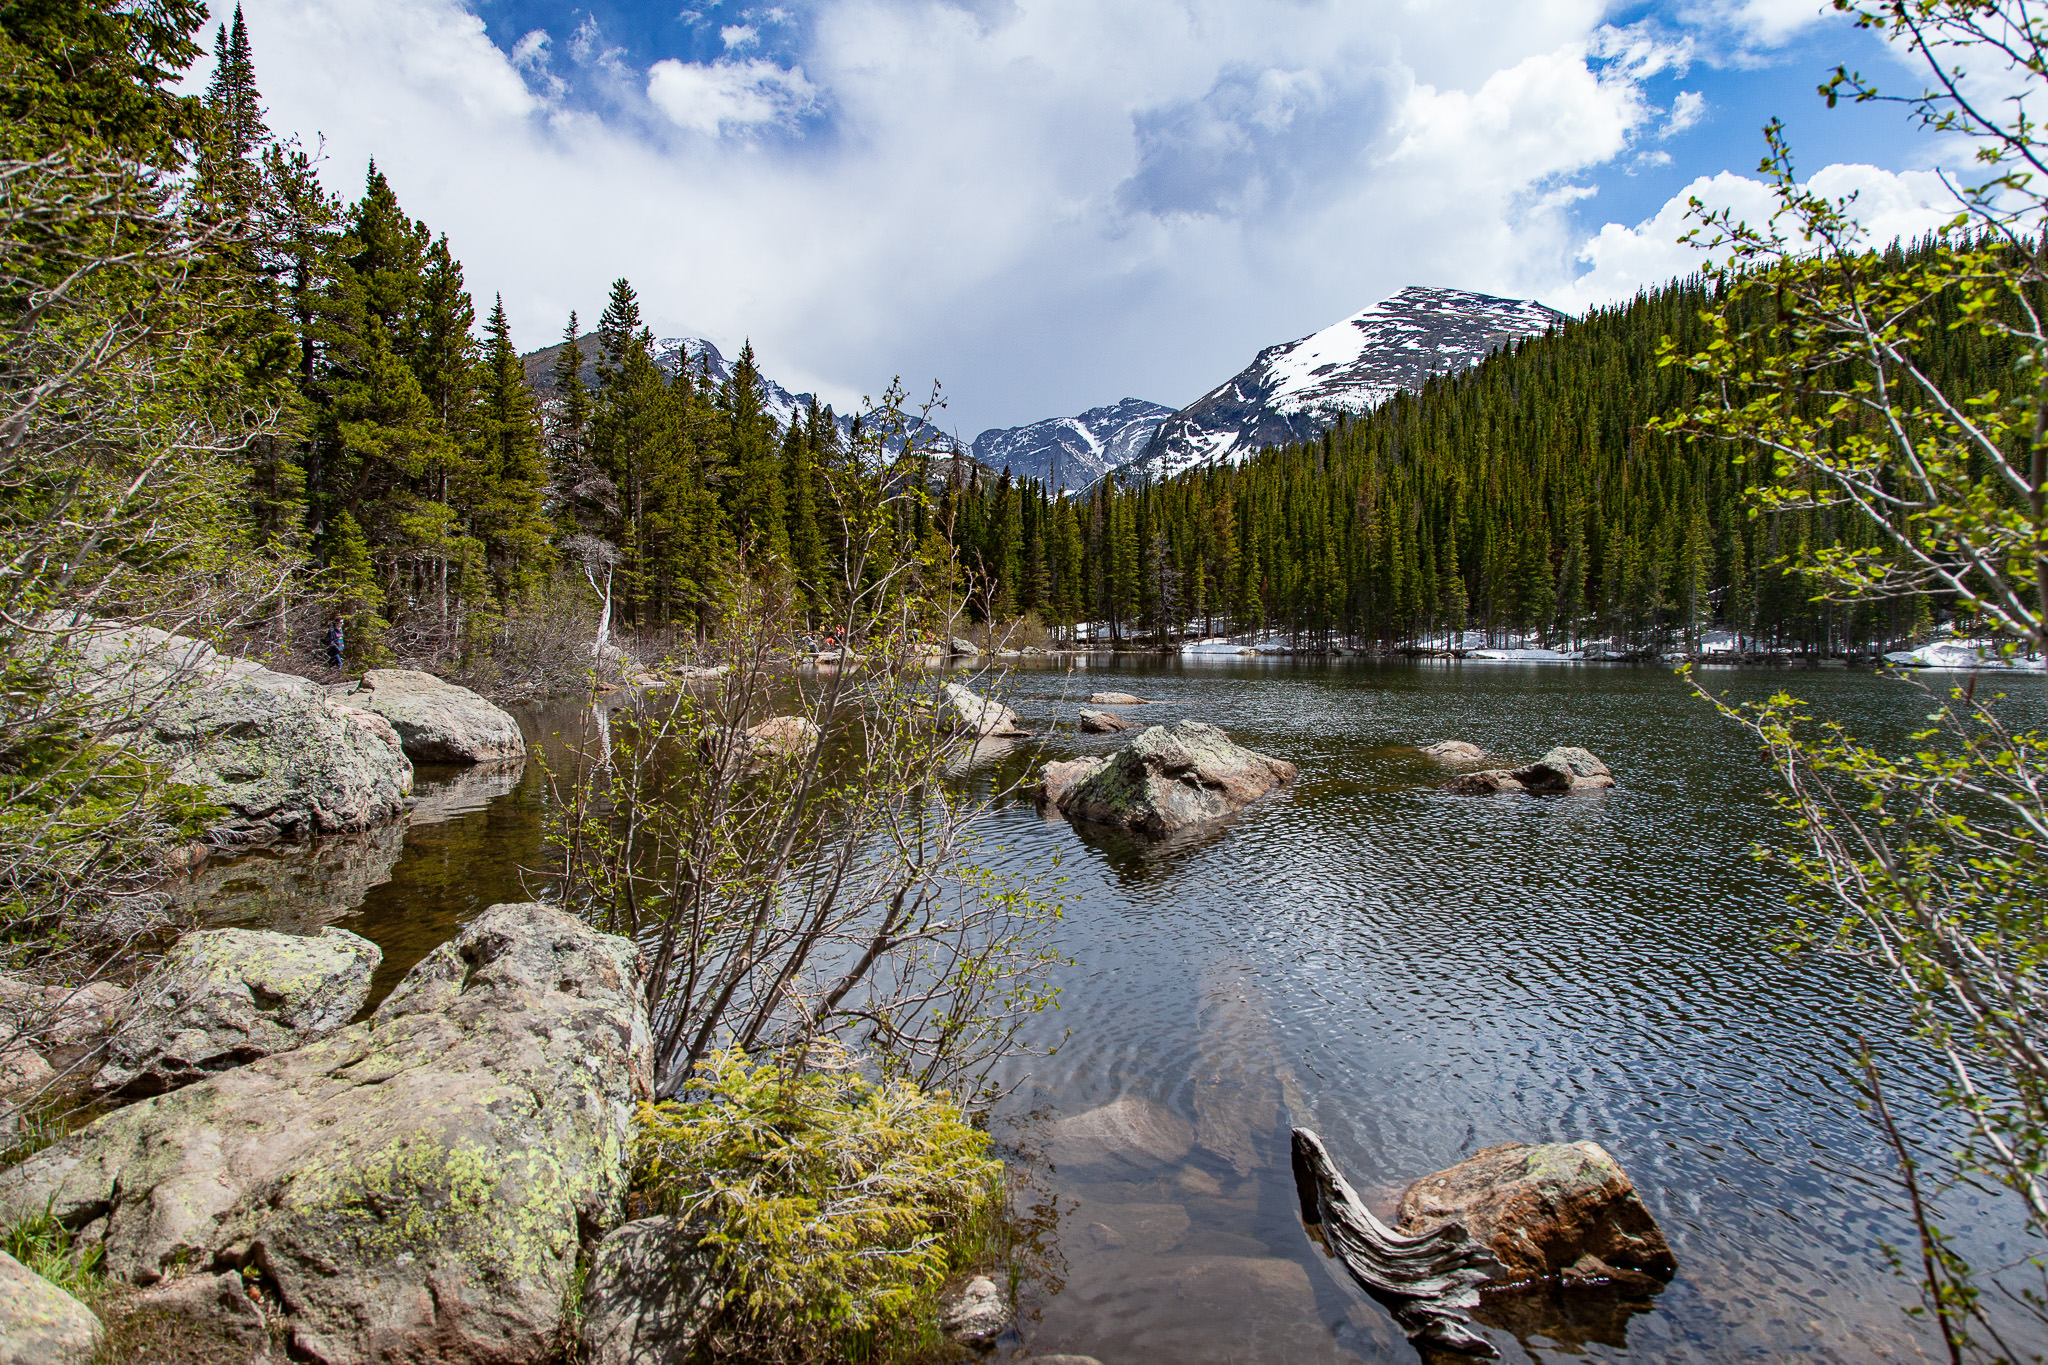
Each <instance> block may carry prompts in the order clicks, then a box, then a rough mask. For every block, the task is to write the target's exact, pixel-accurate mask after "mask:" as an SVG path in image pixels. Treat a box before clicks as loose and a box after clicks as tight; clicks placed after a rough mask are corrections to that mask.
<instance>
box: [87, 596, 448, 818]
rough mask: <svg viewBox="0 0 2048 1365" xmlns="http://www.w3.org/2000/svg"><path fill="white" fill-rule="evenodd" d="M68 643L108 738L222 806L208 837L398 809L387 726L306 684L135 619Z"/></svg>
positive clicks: (405, 774)
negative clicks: (162, 765) (74, 651)
mask: <svg viewBox="0 0 2048 1365" xmlns="http://www.w3.org/2000/svg"><path fill="white" fill-rule="evenodd" d="M75 644H76V649H77V655H76V667H77V670H78V677H77V678H76V682H77V684H78V685H79V686H80V687H82V688H83V689H84V690H86V691H87V692H88V693H89V694H90V695H91V696H92V697H93V698H94V699H95V701H96V702H97V703H98V704H99V705H100V707H101V708H102V712H103V724H104V725H105V728H106V733H107V734H108V737H109V738H113V739H118V740H121V741H123V742H125V743H128V744H130V745H133V746H134V748H135V749H136V750H137V752H139V753H141V754H143V755H144V756H145V757H148V758H152V759H155V760H158V761H161V762H163V763H165V764H166V765H167V766H168V768H169V776H170V777H171V778H172V779H173V780H175V781H179V782H186V783H190V784H191V785H193V786H196V787H198V788H200V789H201V790H202V791H204V792H205V793H206V794H207V796H208V798H209V799H210V800H212V801H213V802H214V803H215V804H216V805H219V806H222V807H224V808H225V811H226V813H225V815H224V816H223V817H222V818H221V819H220V820H219V821H218V822H217V823H216V824H215V825H214V826H213V828H212V829H211V830H210V831H209V833H208V837H209V839H211V840H212V841H213V842H216V843H221V844H229V845H250V844H262V843H268V842H271V841H274V840H277V839H293V838H301V837H304V836H306V835H310V834H336V833H342V832H345V831H349V830H358V829H368V828H369V827H371V826H373V825H378V824H382V823H384V822H385V821H388V820H393V819H396V818H397V817H398V816H400V815H402V814H404V813H405V808H406V798H407V797H408V796H409V795H410V794H411V793H412V764H411V762H410V761H409V760H408V759H407V758H406V756H405V752H404V750H403V748H402V746H401V745H400V743H399V739H398V733H397V732H396V731H395V730H393V729H392V728H391V725H390V723H389V722H387V721H386V720H385V719H384V718H383V717H382V716H378V715H374V714H372V713H370V712H368V711H363V710H359V709H356V708H354V707H351V706H346V705H343V704H342V703H341V702H339V701H336V700H334V699H332V698H330V697H329V696H328V695H327V693H326V691H325V689H323V688H322V687H321V686H320V685H319V684H318V683H315V682H313V681H312V680H310V679H308V678H301V677H297V676H294V675H293V674H289V673H277V672H273V671H271V670H270V669H267V668H264V667H263V666H262V665H260V664H256V663H253V662H251V661H249V660H247V659H230V658H228V657H226V656H225V655H222V654H220V653H218V652H216V651H215V650H214V649H213V648H212V647H211V646H210V645H207V644H205V643H203V642H201V641H198V640H192V639H187V638H186V637H184V636H180V635H172V634H170V633H168V632H165V631H161V630H156V629H153V628H151V627H147V626H121V627H107V628H105V629H100V628H94V629H91V630H86V631H83V632H81V633H80V634H79V635H77V636H76V637H75Z"/></svg>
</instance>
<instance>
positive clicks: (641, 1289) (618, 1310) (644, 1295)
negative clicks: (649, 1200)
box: [583, 1215, 717, 1365]
mask: <svg viewBox="0 0 2048 1365" xmlns="http://www.w3.org/2000/svg"><path fill="white" fill-rule="evenodd" d="M716 1258H717V1252H716V1250H715V1249H714V1248H710V1247H706V1246H704V1245H703V1243H702V1242H700V1241H699V1240H698V1239H697V1237H696V1236H695V1235H694V1234H693V1233H691V1232H690V1231H689V1229H687V1228H686V1227H684V1226H683V1225H682V1224H681V1223H680V1222H679V1221H678V1220H676V1219H674V1218H670V1217H667V1216H666V1215H663V1216H660V1217H655V1218H641V1219H638V1220H636V1221H634V1222H631V1223H626V1224H623V1225H622V1226H620V1227H616V1228H613V1229H612V1230H611V1231H610V1232H608V1233H606V1234H605V1236H604V1239H603V1240H602V1241H600V1242H599V1243H598V1244H597V1249H596V1250H595V1251H593V1252H592V1253H591V1256H590V1274H589V1276H588V1277H587V1278H586V1279H585V1280H584V1283H583V1350H584V1356H585V1358H586V1359H587V1360H588V1361H589V1362H590V1365H672V1362H675V1361H679V1360H687V1359H688V1358H689V1356H690V1349H691V1347H692V1345H693V1344H694V1343H695V1341H696V1338H697V1333H698V1332H699V1331H700V1330H701V1329H702V1327H703V1324H704V1322H705V1320H706V1319H707V1318H708V1316H709V1314H710V1310H711V1307H712V1303H711V1300H710V1297H709V1294H708V1291H707V1286H708V1284H709V1282H710V1278H711V1273H712V1270H713V1268H714V1262H715V1260H716Z"/></svg>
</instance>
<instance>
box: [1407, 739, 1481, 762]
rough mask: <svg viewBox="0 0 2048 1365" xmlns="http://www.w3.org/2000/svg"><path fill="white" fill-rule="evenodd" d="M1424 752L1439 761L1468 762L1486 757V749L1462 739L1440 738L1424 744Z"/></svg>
mask: <svg viewBox="0 0 2048 1365" xmlns="http://www.w3.org/2000/svg"><path fill="white" fill-rule="evenodd" d="M1422 752H1423V753H1425V754H1428V755H1429V756H1430V757H1431V758H1433V759H1435V760H1437V761H1438V762H1439V763H1467V762H1470V761H1472V760H1474V759H1480V758H1484V757H1486V751H1485V750H1484V749H1481V748H1480V747H1479V746H1478V745H1477V744H1470V743H1467V742H1466V741H1464V740H1462V739H1440V740H1438V741H1437V742H1436V743H1434V744H1425V745H1423V746H1422Z"/></svg>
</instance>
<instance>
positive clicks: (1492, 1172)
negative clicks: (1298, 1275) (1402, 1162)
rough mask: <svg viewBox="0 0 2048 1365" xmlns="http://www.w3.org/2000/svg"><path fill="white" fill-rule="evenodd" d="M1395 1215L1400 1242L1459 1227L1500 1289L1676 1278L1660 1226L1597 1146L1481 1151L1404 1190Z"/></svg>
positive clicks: (1509, 1145)
mask: <svg viewBox="0 0 2048 1365" xmlns="http://www.w3.org/2000/svg"><path fill="white" fill-rule="evenodd" d="M1397 1218H1398V1224H1397V1225H1398V1228H1399V1230H1400V1231H1401V1232H1402V1233H1404V1234H1407V1235H1410V1236H1416V1235H1420V1234H1422V1233H1425V1232H1428V1231H1429V1230H1430V1229H1432V1228H1434V1227H1437V1226H1439V1225H1441V1224H1444V1223H1449V1222H1458V1223H1462V1224H1463V1225H1464V1227H1465V1230H1466V1232H1468V1233H1469V1234H1471V1236H1472V1238H1473V1240H1475V1241H1477V1242H1478V1243H1479V1244H1480V1245H1481V1246H1484V1247H1485V1248H1486V1249H1487V1250H1489V1251H1491V1252H1492V1253H1493V1256H1494V1258H1495V1259H1496V1260H1498V1261H1499V1262H1500V1263H1501V1266H1502V1267H1503V1269H1504V1272H1505V1273H1504V1274H1503V1275H1502V1276H1501V1277H1500V1278H1501V1280H1502V1281H1503V1282H1508V1283H1512V1282H1515V1281H1521V1280H1539V1279H1544V1278H1547V1277H1550V1276H1560V1275H1561V1276H1566V1277H1568V1278H1597V1279H1614V1278H1630V1277H1644V1276H1647V1277H1651V1278H1654V1279H1657V1280H1668V1279H1670V1278H1671V1277H1672V1276H1673V1275H1675V1274H1676V1273H1677V1272H1678V1261H1677V1259H1676V1258H1675V1257H1673V1256H1672V1254H1671V1247H1670V1244H1669V1243H1667V1242H1666V1241H1665V1240H1664V1232H1663V1229H1661V1228H1660V1227H1658V1226H1657V1220H1656V1219H1655V1218H1654V1217H1652V1216H1651V1214H1650V1211H1649V1210H1648V1209H1647V1208H1645V1207H1644V1206H1643V1201H1642V1199H1641V1198H1640V1197H1639V1196H1638V1195H1637V1194H1636V1187H1635V1185H1634V1184H1633V1183H1631V1182H1630V1180H1629V1178H1628V1176H1627V1175H1626V1174H1625V1173H1624V1172H1623V1171H1622V1169H1621V1167H1620V1165H1619V1164H1617V1163H1616V1162H1615V1160H1614V1158H1613V1157H1611V1156H1609V1155H1608V1154H1607V1151H1606V1149H1605V1148H1603V1147H1601V1146H1600V1144H1599V1143H1597V1142H1547V1143H1541V1144H1537V1145H1534V1146H1532V1145H1530V1144H1528V1143H1521V1142H1504V1143H1501V1144H1499V1145H1497V1146H1493V1147H1487V1148H1485V1149H1483V1150H1481V1151H1479V1152H1476V1153H1474V1154H1473V1155H1472V1156H1471V1157H1468V1158H1467V1159H1466V1160H1464V1161H1461V1162H1459V1163H1458V1164H1457V1165H1455V1166H1452V1167H1450V1168H1449V1169H1447V1170H1442V1171H1438V1172H1437V1173H1436V1174H1434V1175H1426V1176H1424V1177H1422V1179H1420V1180H1418V1181H1416V1182H1415V1183H1414V1184H1412V1185H1410V1186H1409V1187H1408V1189H1407V1192H1406V1193H1404V1194H1403V1195H1402V1196H1401V1206H1400V1211H1399V1213H1398V1215H1397ZM1615 1272H1619V1274H1618V1275H1617V1274H1616V1273H1615Z"/></svg>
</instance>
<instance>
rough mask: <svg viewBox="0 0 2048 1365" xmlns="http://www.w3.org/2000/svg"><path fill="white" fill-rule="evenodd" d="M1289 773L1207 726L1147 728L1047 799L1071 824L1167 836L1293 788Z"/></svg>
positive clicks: (1291, 771) (1182, 724)
mask: <svg viewBox="0 0 2048 1365" xmlns="http://www.w3.org/2000/svg"><path fill="white" fill-rule="evenodd" d="M1294 777H1295V768H1294V765H1293V764H1292V763H1289V762H1286V761H1285V760H1283V759H1278V758H1268V757H1267V756H1266V755H1264V754H1261V753H1256V752H1254V751H1253V750H1250V749H1247V748H1245V747H1244V746H1243V745H1241V744H1235V743H1232V742H1231V739H1230V736H1228V735H1226V734H1224V733H1223V732H1222V731H1221V730H1219V729H1217V728H1216V727H1215V726H1213V725H1205V724H1203V723H1202V722H1201V721H1198V720H1184V721H1181V722H1180V723H1179V724H1177V725H1173V726H1165V725H1154V726H1151V727H1149V728H1148V729H1146V731H1145V732H1144V733H1143V734H1141V735H1139V736H1138V737H1137V738H1136V739H1134V740H1132V741H1131V742H1130V743H1129V744H1126V745H1125V746H1124V747H1123V748H1121V749H1119V750H1117V751H1116V752H1115V753H1114V754H1111V755H1110V756H1109V758H1108V760H1107V761H1105V762H1104V763H1103V764H1102V765H1101V766H1100V767H1098V768H1096V769H1095V770H1094V771H1093V772H1091V773H1089V774H1088V775H1087V776H1085V777H1083V778H1082V779H1081V780H1080V781H1078V782H1073V783H1071V784H1069V785H1067V786H1066V787H1065V789H1064V790H1062V791H1061V793H1060V794H1059V796H1058V797H1057V798H1055V799H1054V802H1053V803H1054V804H1055V805H1057V806H1058V807H1059V809H1060V811H1061V813H1062V814H1064V815H1066V816H1068V817H1069V818H1070V819H1075V820H1087V821H1090V822H1092V823H1095V824H1099V825H1115V826H1118V827H1120V828H1122V829H1129V830H1136V831H1138V832H1140V833H1144V834H1168V833H1171V832H1172V831H1174V830H1177V829H1183V828H1185V827H1187V826H1189V825H1194V824H1199V823H1201V822H1202V821H1205V820H1214V819H1217V818H1219V817H1221V816H1225V815H1228V814H1230V813H1231V812H1232V811H1235V810H1238V809H1240V808H1242V807H1244V806H1246V805H1249V804H1250V803H1251V802H1253V801H1256V800H1258V799H1259V798H1260V797H1261V796H1264V795H1265V794H1266V793H1267V792H1269V791H1271V790H1273V788H1275V787H1277V786H1280V785H1282V784H1283V783H1287V782H1292V781H1293V780H1294Z"/></svg>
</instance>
